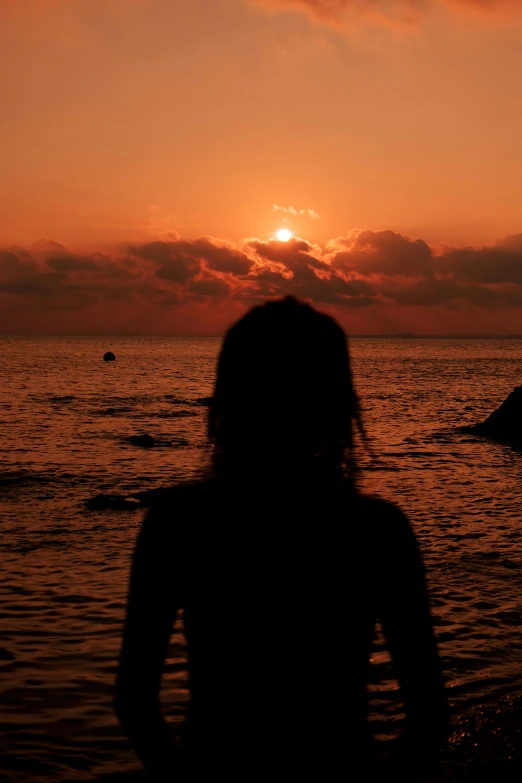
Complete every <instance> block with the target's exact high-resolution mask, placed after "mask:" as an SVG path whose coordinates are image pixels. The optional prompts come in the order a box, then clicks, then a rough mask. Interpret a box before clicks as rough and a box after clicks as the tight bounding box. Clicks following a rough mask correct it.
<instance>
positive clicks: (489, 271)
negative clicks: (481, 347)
mask: <svg viewBox="0 0 522 783" xmlns="http://www.w3.org/2000/svg"><path fill="white" fill-rule="evenodd" d="M289 294H292V295H294V296H297V297H299V298H302V299H306V300H308V301H310V302H312V303H314V304H315V305H317V306H319V307H323V308H325V309H329V310H330V311H333V312H335V313H338V314H342V313H348V312H355V311H359V312H361V313H362V312H363V311H367V312H368V313H371V314H372V317H373V316H374V315H375V314H376V315H375V317H376V318H377V319H378V318H379V317H380V316H379V314H386V319H387V322H388V323H391V322H393V313H394V312H395V311H399V310H400V311H401V312H403V313H404V312H407V311H408V310H409V311H410V312H411V308H415V311H416V312H417V313H419V312H422V314H423V317H424V318H425V319H427V321H426V322H429V323H431V324H433V323H434V322H433V319H431V321H430V316H429V313H430V310H431V311H433V312H436V313H437V319H438V320H437V319H436V321H435V325H434V326H432V327H431V328H432V329H434V330H435V331H436V332H437V331H438V332H439V333H443V332H444V331H445V324H444V313H443V311H441V308H443V309H445V311H446V312H447V313H449V312H453V313H455V312H464V313H468V314H469V313H472V314H474V317H475V319H476V322H477V323H479V322H480V321H481V319H482V321H484V319H485V318H487V319H488V323H491V322H492V321H494V320H495V319H496V318H497V317H498V316H499V314H502V312H503V311H507V310H510V311H512V310H513V308H514V309H515V310H516V311H517V318H518V319H519V322H520V323H522V321H520V317H521V316H522V234H515V235H512V236H508V237H505V238H503V239H501V240H498V241H497V242H496V243H495V244H494V245H491V246H488V247H479V248H476V247H461V248H453V247H444V248H442V249H441V248H438V249H436V250H435V249H433V248H431V247H430V246H429V245H428V244H427V243H426V242H425V241H424V240H422V239H410V238H409V237H407V236H404V235H402V234H399V233H397V232H394V231H390V230H383V231H372V230H369V229H365V230H358V231H353V232H351V233H350V234H349V235H347V236H343V237H337V238H336V239H333V240H331V241H329V242H328V243H327V244H326V245H325V247H319V246H318V245H314V244H312V243H310V242H308V241H306V240H305V239H291V240H290V241H288V242H278V241H275V240H268V241H265V240H261V239H248V240H242V241H241V242H237V243H233V242H231V241H230V240H225V239H219V238H215V237H213V238H210V237H201V238H198V239H192V240H188V239H177V238H176V239H168V240H161V241H160V240H158V241H154V242H147V243H144V244H139V245H133V246H129V247H125V248H123V249H122V250H121V251H120V252H117V253H102V252H96V253H81V252H72V251H70V250H68V249H67V248H65V247H63V246H62V245H59V244H57V243H56V242H40V243H37V244H36V245H34V246H32V247H30V248H21V247H9V248H5V249H3V250H0V312H1V313H2V315H1V316H0V331H1V332H3V333H9V332H12V331H13V328H14V327H13V323H16V324H18V325H19V324H20V323H21V322H20V317H23V318H24V319H25V321H24V323H27V324H34V329H36V330H38V324H39V323H40V324H43V323H44V322H45V319H47V318H48V317H52V318H54V321H53V322H54V323H58V324H60V323H62V322H63V325H64V326H63V331H66V332H67V331H70V330H71V329H73V324H80V325H81V326H79V327H78V328H81V330H82V331H89V324H90V325H91V327H92V329H94V331H96V330H97V322H96V318H97V316H96V313H102V314H103V313H105V314H107V313H111V314H112V320H111V321H110V323H111V324H116V325H117V324H118V323H119V322H120V321H121V322H122V323H124V322H125V319H126V318H127V319H128V318H129V317H130V316H129V314H130V313H132V314H133V316H134V321H133V323H139V324H140V327H139V328H140V330H141V331H143V332H144V333H147V327H148V324H150V323H151V321H150V318H152V317H153V314H154V318H156V317H157V314H158V313H160V314H161V313H163V315H164V317H165V318H166V319H167V320H166V323H171V324H172V328H173V329H174V330H175V329H179V328H180V326H179V324H180V321H179V319H178V320H176V319H174V321H172V320H170V321H169V318H170V317H171V315H172V314H176V313H177V314H178V315H179V313H185V314H190V313H191V312H192V313H195V312H199V313H202V312H204V311H205V308H208V307H209V306H214V307H219V308H223V307H225V308H227V307H228V308H229V310H228V311H227V312H232V311H233V312H234V313H235V314H240V313H241V312H242V311H244V310H245V309H247V308H248V307H250V306H252V305H254V304H257V303H259V302H262V301H266V300H267V299H271V298H275V297H281V296H285V295H289ZM419 308H420V310H419ZM140 313H141V314H143V317H142V318H141V320H140ZM441 313H442V315H441ZM15 314H16V315H17V317H18V320H17V319H16V318H15V317H14V315H15ZM118 314H120V315H118ZM71 316H74V317H71ZM80 316H81V317H80ZM184 317H185V316H184ZM187 317H188V316H187ZM118 318H120V321H118ZM57 319H58V320H57ZM59 319H62V320H61V321H60V320H59ZM224 319H225V321H226V317H225V316H224ZM189 321H190V318H189ZM107 323H109V322H107ZM366 323H368V321H366ZM437 324H438V328H437ZM216 328H218V327H216ZM58 331H61V329H60V328H59V327H58ZM482 331H483V332H487V331H488V329H487V328H485V329H483V330H482Z"/></svg>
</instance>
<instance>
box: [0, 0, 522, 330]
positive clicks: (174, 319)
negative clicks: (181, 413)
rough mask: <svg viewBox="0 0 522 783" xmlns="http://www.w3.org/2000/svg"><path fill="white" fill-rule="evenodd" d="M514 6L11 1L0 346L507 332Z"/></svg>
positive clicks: (518, 123) (514, 289)
mask: <svg viewBox="0 0 522 783" xmlns="http://www.w3.org/2000/svg"><path fill="white" fill-rule="evenodd" d="M363 8H364V11H363ZM521 8H522V3H520V2H519V0H512V1H511V0H424V1H423V0H373V2H372V1H371V0H370V2H368V0H365V2H363V0H256V2H254V0H251V1H250V2H249V1H248V0H212V2H210V0H191V2H190V3H188V2H184V1H183V0H4V2H3V3H0V60H2V62H1V64H0V97H1V106H2V122H1V123H0V149H1V150H2V154H1V156H0V332H4V333H5V332H8V333H12V332H26V333H27V332H37V333H38V332H42V333H48V332H49V331H54V332H69V333H71V332H72V333H76V332H80V333H85V332H87V333H91V332H97V333H99V332H103V331H109V332H118V333H125V332H132V333H136V332H145V333H147V332H149V333H161V334H169V333H172V334H182V333H184V334H191V333H197V334H204V333H213V334H215V333H219V332H221V331H222V330H223V329H224V328H225V327H226V325H227V324H228V323H229V322H230V320H231V319H232V318H234V317H236V316H237V315H239V314H240V313H241V312H242V311H243V310H244V308H245V307H248V306H249V305H250V304H251V303H253V302H254V301H259V300H261V299H262V298H263V297H266V296H276V295H280V294H282V293H286V292H291V293H295V294H297V295H302V296H306V297H307V298H309V299H311V300H312V301H315V302H316V303H317V304H318V306H320V307H323V308H324V309H327V310H329V311H331V312H333V313H335V314H336V315H337V317H338V318H339V320H341V321H342V323H343V324H344V325H345V326H346V327H347V328H348V329H349V330H350V331H352V332H354V333H383V332H391V333H394V332H402V331H415V332H422V333H439V334H441V333H450V332H459V333H470V334H476V333H514V332H517V333H522V237H521V236H520V235H522V145H521V143H520V139H521V138H522V100H521V96H522V12H521ZM275 207H277V209H276V208H275ZM285 225H286V226H288V227H289V228H290V229H291V230H292V232H293V233H294V235H295V236H298V237H302V238H303V240H304V241H303V242H302V243H301V244H300V243H299V242H297V241H291V242H290V243H289V244H288V246H286V248H284V249H283V251H279V250H278V249H277V247H276V245H277V243H276V244H274V243H271V242H270V241H269V240H270V238H271V237H272V236H274V232H275V231H276V230H277V229H278V228H281V227H282V226H285ZM516 235H519V236H516ZM201 237H210V238H211V240H210V241H209V240H202V239H201ZM505 237H511V239H508V240H505V239H503V238H505ZM42 238H46V240H47V243H42V242H41V241H40V240H42ZM252 238H256V239H255V240H253V239H252ZM205 241H206V243H207V244H205ZM157 242H163V244H162V245H158V244H156V245H154V244H153V243H157ZM35 243H37V244H36V245H35ZM52 243H57V244H52ZM151 247H152V248H153V249H152V250H151ZM216 247H217V248H218V250H219V248H221V251H222V252H221V255H220V256H219V253H217V255H216ZM466 247H467V248H469V249H468V250H467V251H463V250H462V248H466ZM154 248H155V249H154ZM419 248H423V250H422V252H421V251H419ZM412 249H413V250H412ZM280 252H282V253H283V255H282V256H280V257H277V256H278V253H280ZM415 253H417V255H415ZM422 253H424V255H422ZM217 256H219V259H220V260H218V261H217V262H216V258H217ZM64 259H65V260H64ZM230 259H232V260H230ZM241 259H244V260H243V263H241ZM176 264H177V265H178V266H176ZM184 264H185V267H186V268H185V267H184V266H183V265H184ZM234 264H235V265H234ZM180 265H181V266H180ZM178 267H179V268H178ZM182 267H183V269H184V270H185V271H183V272H180V271H179V270H180V269H181V268H182ZM174 268H175V269H174ZM173 270H174V271H173ZM176 270H177V271H176ZM269 275H272V277H271V278H270V280H269ZM178 278H179V279H178ZM343 286H344V289H343Z"/></svg>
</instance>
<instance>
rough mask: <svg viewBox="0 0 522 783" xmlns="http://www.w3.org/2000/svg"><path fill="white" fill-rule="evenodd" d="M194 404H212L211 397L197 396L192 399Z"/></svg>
mask: <svg viewBox="0 0 522 783" xmlns="http://www.w3.org/2000/svg"><path fill="white" fill-rule="evenodd" d="M194 405H207V406H208V405H212V397H197V398H196V399H195V400H194Z"/></svg>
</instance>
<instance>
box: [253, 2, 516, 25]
mask: <svg viewBox="0 0 522 783" xmlns="http://www.w3.org/2000/svg"><path fill="white" fill-rule="evenodd" d="M257 2H259V3H262V4H264V5H268V6H269V7H272V8H276V9H279V10H288V9H292V8H293V9H296V10H299V11H305V12H307V13H308V14H309V15H310V16H311V17H312V18H315V19H317V20H318V21H320V22H323V23H327V24H333V25H341V24H343V23H344V22H346V21H347V20H353V21H357V20H358V19H361V18H365V19H369V20H372V21H378V22H385V23H386V22H388V23H392V24H412V23H415V22H418V21H419V19H420V18H421V16H422V14H426V13H428V12H430V11H434V10H436V9H437V8H452V9H455V10H460V11H468V12H469V11H475V12H486V13H489V14H502V13H503V12H506V11H510V10H514V11H520V0H257Z"/></svg>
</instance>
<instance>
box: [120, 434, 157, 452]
mask: <svg viewBox="0 0 522 783" xmlns="http://www.w3.org/2000/svg"><path fill="white" fill-rule="evenodd" d="M127 441H128V442H129V443H132V445H133V446H141V448H142V449H151V448H152V447H153V446H157V445H158V442H157V440H155V439H154V438H153V437H152V435H148V434H147V433H144V434H143V435H130V437H128V438H127Z"/></svg>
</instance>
